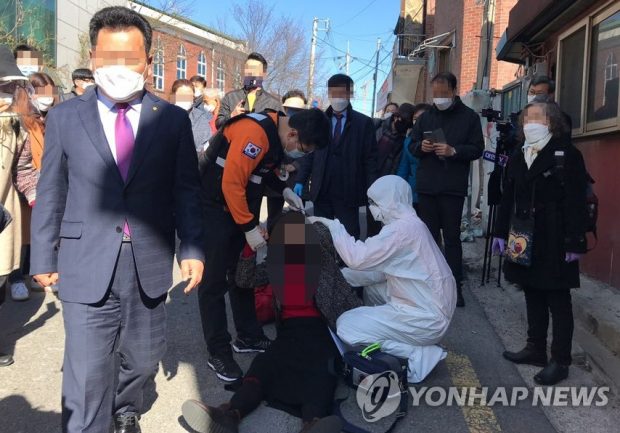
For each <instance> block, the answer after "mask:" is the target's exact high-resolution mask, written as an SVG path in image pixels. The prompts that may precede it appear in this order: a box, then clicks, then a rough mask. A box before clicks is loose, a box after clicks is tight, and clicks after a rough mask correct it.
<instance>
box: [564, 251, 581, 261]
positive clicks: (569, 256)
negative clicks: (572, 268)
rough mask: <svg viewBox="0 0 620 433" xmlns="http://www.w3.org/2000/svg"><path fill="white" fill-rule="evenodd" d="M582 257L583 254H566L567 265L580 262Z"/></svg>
mask: <svg viewBox="0 0 620 433" xmlns="http://www.w3.org/2000/svg"><path fill="white" fill-rule="evenodd" d="M582 256H583V254H579V253H566V255H565V256H564V260H566V263H570V262H576V261H577V260H580V259H581V257H582Z"/></svg>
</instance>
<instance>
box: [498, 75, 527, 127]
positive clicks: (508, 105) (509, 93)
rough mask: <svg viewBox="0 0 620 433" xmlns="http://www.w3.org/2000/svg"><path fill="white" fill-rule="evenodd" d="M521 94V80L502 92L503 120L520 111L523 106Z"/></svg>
mask: <svg viewBox="0 0 620 433" xmlns="http://www.w3.org/2000/svg"><path fill="white" fill-rule="evenodd" d="M522 95H523V89H522V83H521V82H519V83H516V84H515V85H513V86H510V87H509V88H506V89H505V90H504V91H503V92H502V116H503V118H504V119H505V120H508V119H509V117H510V115H511V114H513V113H518V112H519V111H521V108H522V107H523V102H522Z"/></svg>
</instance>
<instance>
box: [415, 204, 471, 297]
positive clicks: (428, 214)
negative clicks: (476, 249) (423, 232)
mask: <svg viewBox="0 0 620 433" xmlns="http://www.w3.org/2000/svg"><path fill="white" fill-rule="evenodd" d="M464 203H465V197H462V196H458V195H449V194H438V195H429V194H419V202H418V208H417V211H418V216H419V217H420V219H421V220H422V221H424V223H425V224H426V226H427V227H428V229H429V230H430V232H431V235H432V236H433V238H434V239H435V242H437V245H439V247H440V248H441V246H442V234H443V250H444V255H445V257H446V261H447V262H448V265H449V266H450V269H451V270H452V275H454V279H455V280H456V284H457V286H460V284H461V281H462V280H463V248H462V246H461V215H462V214H463V204H464Z"/></svg>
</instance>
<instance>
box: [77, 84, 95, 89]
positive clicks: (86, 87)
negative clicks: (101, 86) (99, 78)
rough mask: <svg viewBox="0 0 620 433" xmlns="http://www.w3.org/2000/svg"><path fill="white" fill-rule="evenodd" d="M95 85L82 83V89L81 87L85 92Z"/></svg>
mask: <svg viewBox="0 0 620 433" xmlns="http://www.w3.org/2000/svg"><path fill="white" fill-rule="evenodd" d="M94 85H95V83H82V84H80V87H81V88H82V89H83V90H86V89H88V88H89V87H91V86H94Z"/></svg>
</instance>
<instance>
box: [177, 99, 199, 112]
mask: <svg viewBox="0 0 620 433" xmlns="http://www.w3.org/2000/svg"><path fill="white" fill-rule="evenodd" d="M174 105H176V106H177V107H181V108H182V109H184V110H185V111H189V109H190V108H192V105H194V104H193V103H192V101H177V102H175V103H174Z"/></svg>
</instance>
